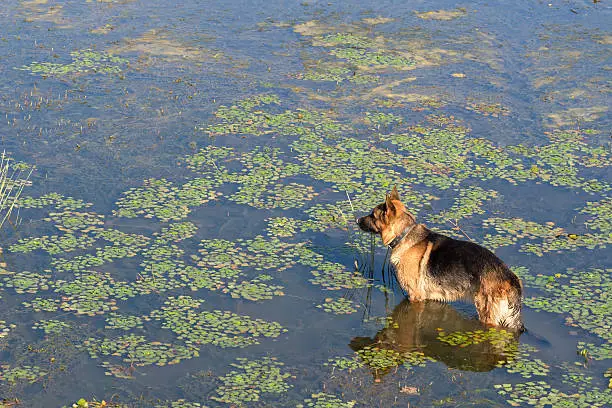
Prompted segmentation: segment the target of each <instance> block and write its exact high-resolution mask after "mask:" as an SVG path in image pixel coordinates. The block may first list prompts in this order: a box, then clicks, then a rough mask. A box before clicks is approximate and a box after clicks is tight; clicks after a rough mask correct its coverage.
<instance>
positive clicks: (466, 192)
mask: <svg viewBox="0 0 612 408" xmlns="http://www.w3.org/2000/svg"><path fill="white" fill-rule="evenodd" d="M498 196H499V194H498V193H497V191H495V190H485V189H483V188H482V187H478V186H472V187H468V188H465V189H462V190H460V191H459V197H457V199H456V200H455V202H454V203H453V205H452V206H451V207H450V208H448V209H446V210H442V211H440V213H438V214H432V215H430V216H428V219H429V220H430V221H431V222H435V223H438V224H443V223H444V222H446V221H454V222H457V221H458V220H461V219H463V218H467V217H471V216H472V215H474V214H484V213H485V210H484V209H483V208H482V206H483V204H484V203H485V201H490V200H493V199H495V198H498Z"/></svg>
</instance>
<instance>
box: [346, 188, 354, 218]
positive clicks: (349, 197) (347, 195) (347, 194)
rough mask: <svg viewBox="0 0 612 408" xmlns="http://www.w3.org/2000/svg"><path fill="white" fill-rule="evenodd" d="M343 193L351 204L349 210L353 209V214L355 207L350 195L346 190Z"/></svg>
mask: <svg viewBox="0 0 612 408" xmlns="http://www.w3.org/2000/svg"><path fill="white" fill-rule="evenodd" d="M345 193H346V198H348V200H349V204H350V205H351V210H352V211H353V215H355V207H353V202H352V201H351V196H349V193H348V191H345Z"/></svg>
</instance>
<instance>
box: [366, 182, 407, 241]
mask: <svg viewBox="0 0 612 408" xmlns="http://www.w3.org/2000/svg"><path fill="white" fill-rule="evenodd" d="M415 222H416V219H415V217H414V215H412V214H411V213H410V212H409V211H408V210H407V209H406V206H405V205H404V204H403V203H402V202H401V200H400V197H399V193H398V192H397V188H396V187H393V190H391V193H389V194H387V196H386V197H385V202H384V203H381V204H378V205H377V206H376V207H374V209H373V210H372V212H371V213H370V215H366V216H365V217H361V218H359V219H358V220H357V224H358V225H359V228H361V229H362V230H363V231H366V232H371V233H373V234H380V236H381V237H382V240H383V243H384V244H385V245H387V244H388V243H389V242H391V241H392V240H393V239H394V238H395V237H396V236H398V235H399V234H401V233H402V231H403V230H404V229H405V228H406V227H409V226H410V225H412V224H414V223H415Z"/></svg>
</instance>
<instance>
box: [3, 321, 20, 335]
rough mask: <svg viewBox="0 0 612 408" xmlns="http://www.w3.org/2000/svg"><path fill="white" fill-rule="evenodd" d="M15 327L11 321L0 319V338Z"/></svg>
mask: <svg viewBox="0 0 612 408" xmlns="http://www.w3.org/2000/svg"><path fill="white" fill-rule="evenodd" d="M15 327H17V326H16V325H14V324H12V323H7V322H6V321H5V320H0V339H1V338H3V337H6V336H8V334H9V333H10V332H11V330H12V329H14V328H15Z"/></svg>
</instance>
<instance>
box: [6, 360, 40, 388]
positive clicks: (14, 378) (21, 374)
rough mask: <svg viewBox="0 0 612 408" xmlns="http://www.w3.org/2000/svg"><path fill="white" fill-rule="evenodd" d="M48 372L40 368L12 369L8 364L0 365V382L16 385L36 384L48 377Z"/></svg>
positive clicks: (25, 366)
mask: <svg viewBox="0 0 612 408" xmlns="http://www.w3.org/2000/svg"><path fill="white" fill-rule="evenodd" d="M47 374H48V373H47V372H46V371H45V370H43V369H42V368H40V367H39V366H30V365H24V366H20V367H11V366H10V365H8V364H5V365H0V381H5V382H8V383H9V384H15V383H19V382H27V383H30V384H33V383H35V382H36V381H38V380H40V379H41V378H42V377H45V376H47Z"/></svg>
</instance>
